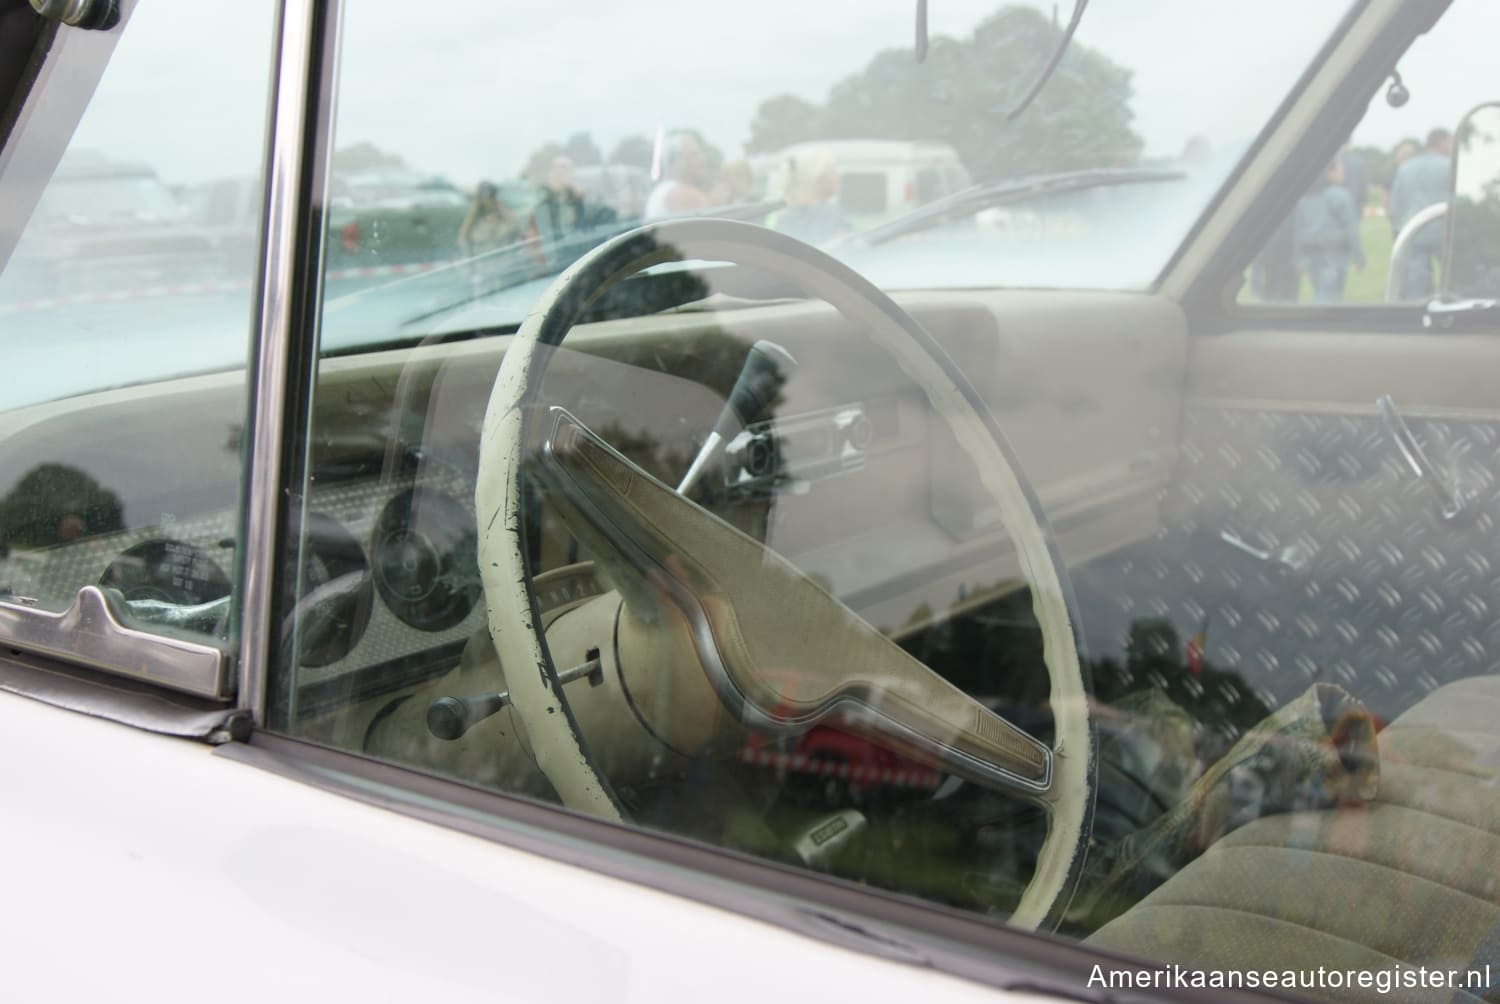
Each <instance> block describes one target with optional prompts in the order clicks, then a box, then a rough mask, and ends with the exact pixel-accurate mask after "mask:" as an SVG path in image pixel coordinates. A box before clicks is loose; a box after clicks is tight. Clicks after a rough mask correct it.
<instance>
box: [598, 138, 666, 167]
mask: <svg viewBox="0 0 1500 1004" xmlns="http://www.w3.org/2000/svg"><path fill="white" fill-rule="evenodd" d="M654 149H655V146H654V144H653V143H652V142H651V140H650V139H648V138H647V137H645V136H640V135H635V136H626V137H625V138H624V139H622V140H620V142H618V143H616V144H615V149H614V152H612V153H611V154H610V155H609V162H610V163H611V164H627V165H629V166H631V167H639V168H641V169H642V170H646V171H649V170H651V154H652V152H653V151H654Z"/></svg>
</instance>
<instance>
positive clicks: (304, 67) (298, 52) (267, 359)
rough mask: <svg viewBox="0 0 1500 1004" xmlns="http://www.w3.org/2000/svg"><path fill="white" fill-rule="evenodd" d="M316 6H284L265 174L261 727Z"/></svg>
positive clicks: (247, 689)
mask: <svg viewBox="0 0 1500 1004" xmlns="http://www.w3.org/2000/svg"><path fill="white" fill-rule="evenodd" d="M318 7H319V5H318V3H317V2H316V0H282V4H281V10H280V12H279V15H278V21H277V28H276V35H277V55H276V69H275V71H274V76H273V79H274V81H275V83H274V85H273V86H274V91H273V93H274V97H273V104H272V111H271V125H270V142H269V154H268V158H267V165H266V201H265V225H264V228H263V234H264V237H263V240H262V242H261V250H262V255H263V257H262V260H261V267H260V275H261V281H260V284H259V289H260V298H259V301H258V303H257V304H256V312H255V322H254V324H255V328H254V330H255V331H256V333H257V334H256V339H255V343H254V346H253V350H252V358H251V365H250V370H251V373H252V380H253V383H252V390H251V394H250V415H249V416H248V420H247V422H246V428H247V429H250V430H251V432H250V442H249V449H248V454H247V456H248V459H249V467H248V470H247V472H246V481H245V493H246V494H245V500H246V501H245V506H244V514H243V537H242V539H243V540H244V541H245V542H246V543H245V547H243V548H242V549H241V550H240V555H241V557H240V559H239V564H240V569H239V581H240V583H241V593H240V603H239V615H240V622H239V660H238V662H239V668H240V678H239V691H238V703H239V706H240V707H242V708H244V709H246V710H248V711H249V713H250V717H251V720H252V721H253V722H254V723H255V724H256V725H263V724H264V722H265V711H266V686H267V682H268V674H269V669H270V660H271V657H272V655H273V646H272V643H271V639H272V638H273V637H274V627H275V624H274V609H273V603H274V600H275V588H274V587H275V582H276V568H277V557H278V552H279V544H280V539H279V531H280V525H281V504H282V491H281V474H282V469H283V466H282V457H283V455H284V450H285V447H286V429H287V409H288V405H289V403H290V394H289V392H288V391H289V387H288V384H289V382H290V381H289V377H290V374H291V373H292V371H293V355H292V345H293V337H294V334H295V332H296V330H297V323H298V319H299V316H300V314H299V309H298V298H297V295H296V286H297V276H298V270H299V267H300V265H301V264H302V262H301V261H300V260H299V258H298V255H297V250H298V247H299V243H300V241H299V235H300V234H301V232H302V231H301V228H302V226H303V223H304V216H305V214H304V211H303V210H304V204H305V200H304V189H305V180H306V174H305V172H304V158H305V156H306V155H307V152H308V150H309V149H310V147H311V144H310V143H309V141H308V137H309V127H310V126H311V125H312V124H314V123H313V118H312V116H310V114H309V109H310V108H311V107H313V102H314V101H315V100H316V98H317V94H316V93H315V85H316V83H317V80H316V78H315V73H314V66H315V63H314V58H315V53H314V47H315V46H318V45H320V38H319V34H320V33H319V20H320V14H319V9H318Z"/></svg>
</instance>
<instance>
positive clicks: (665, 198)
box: [641, 132, 710, 220]
mask: <svg viewBox="0 0 1500 1004" xmlns="http://www.w3.org/2000/svg"><path fill="white" fill-rule="evenodd" d="M703 173H704V157H703V147H702V145H701V144H700V143H699V142H698V138H697V137H696V136H694V135H693V134H692V133H688V132H678V133H672V134H671V135H670V136H668V137H667V138H666V140H665V142H664V143H663V144H662V150H661V180H660V181H659V182H657V184H656V187H655V188H653V189H652V190H651V194H650V195H649V196H648V197H647V198H646V208H645V210H644V211H642V213H641V215H642V217H643V218H645V219H647V220H659V219H663V218H665V217H669V216H685V215H687V214H690V213H696V212H698V211H699V210H702V209H706V208H708V206H709V205H710V203H709V197H708V193H707V192H705V191H704V190H703Z"/></svg>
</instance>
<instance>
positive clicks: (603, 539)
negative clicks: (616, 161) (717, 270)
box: [476, 219, 1095, 928]
mask: <svg viewBox="0 0 1500 1004" xmlns="http://www.w3.org/2000/svg"><path fill="white" fill-rule="evenodd" d="M675 261H722V262H731V263H734V264H736V265H741V266H747V267H750V268H754V269H758V270H761V271H763V272H765V273H769V274H771V275H773V276H776V277H778V278H780V279H783V280H786V281H790V282H792V283H795V284H796V285H797V286H799V287H800V288H802V289H803V290H804V291H805V292H806V293H807V294H808V295H809V296H814V297H818V298H821V299H822V300H824V301H826V302H827V303H829V304H831V305H832V306H833V307H835V308H836V309H837V310H838V311H839V312H840V313H842V314H843V315H844V316H845V317H846V318H847V319H848V320H849V321H851V322H852V323H853V324H854V325H856V326H857V328H858V329H859V330H860V331H862V332H864V333H866V334H867V335H868V337H869V338H870V339H871V340H872V342H873V343H874V345H875V346H876V347H877V348H879V349H882V350H884V351H885V352H886V353H888V354H889V355H890V356H891V357H892V358H893V359H894V361H895V362H896V363H897V364H899V365H900V366H901V368H902V370H903V371H904V372H905V373H906V374H908V375H909V376H910V377H911V378H912V379H913V380H914V381H915V383H916V384H917V385H918V386H919V387H920V388H921V389H922V391H923V392H924V393H925V395H926V396H927V399H928V402H929V405H930V408H931V410H932V412H933V414H934V415H936V416H937V417H939V418H940V419H942V420H943V421H944V422H946V423H947V425H948V426H949V428H950V429H951V431H952V433H953V435H954V437H955V439H956V440H957V442H958V444H959V446H960V448H961V449H962V450H963V451H964V452H965V453H967V455H968V456H969V458H971V459H972V460H973V462H974V464H975V467H976V469H977V471H978V478H979V481H980V483H981V484H982V485H983V486H984V487H985V489H986V490H987V491H988V492H989V494H990V495H991V497H992V498H993V499H994V502H995V503H996V505H997V507H998V509H999V512H1000V516H1001V520H1002V523H1003V525H1004V526H1005V528H1006V529H1007V531H1008V532H1009V535H1010V539H1011V541H1012V543H1013V545H1014V547H1015V550H1016V554H1017V557H1018V559H1019V563H1020V567H1021V570H1022V572H1023V574H1024V575H1025V577H1026V580H1027V582H1028V583H1029V585H1030V587H1031V597H1032V604H1033V610H1034V613H1035V616H1036V619H1037V622H1038V624H1039V625H1040V628H1041V632H1042V640H1043V657H1044V661H1045V663H1046V667H1047V671H1048V678H1049V688H1050V706H1051V710H1052V714H1053V719H1054V733H1055V734H1054V742H1053V746H1052V747H1051V748H1049V747H1047V746H1046V745H1045V744H1043V743H1041V742H1039V741H1038V740H1036V739H1034V738H1032V737H1031V736H1029V735H1027V734H1026V733H1025V732H1024V731H1023V730H1021V729H1020V728H1018V727H1016V726H1015V725H1013V724H1012V723H1010V722H1008V721H1007V720H1006V719H1004V718H1002V717H1000V716H999V715H997V714H995V713H994V712H992V711H990V710H989V709H988V708H986V707H985V706H984V705H982V704H980V703H978V702H977V701H975V700H973V699H972V698H971V697H969V696H968V695H967V694H965V693H964V692H963V691H961V690H959V689H958V688H957V687H954V686H953V685H952V684H950V683H948V682H947V681H946V680H944V679H942V678H941V677H939V676H938V675H937V674H936V673H934V672H932V671H931V670H930V669H928V668H927V667H926V666H925V665H923V664H922V663H921V662H919V661H917V660H916V659H914V658H912V657H911V656H909V655H907V654H906V652H905V651H904V650H902V649H901V648H900V647H899V646H897V645H896V644H895V643H893V642H891V641H890V640H889V639H887V638H885V637H884V636H883V635H881V634H880V633H878V632H877V631H875V630H874V629H873V628H871V627H870V626H869V625H868V624H866V623H865V622H864V621H863V620H862V619H861V618H859V616H858V615H857V614H855V613H854V612H853V611H851V610H849V608H848V607H846V606H844V605H843V604H842V603H841V602H839V600H838V599H836V598H835V597H833V596H832V595H830V594H829V593H827V592H826V591H825V590H823V589H822V587H821V586H819V585H818V584H816V583H814V582H813V581H812V580H810V579H809V578H808V577H807V576H805V575H803V574H802V573H801V572H800V571H799V570H798V569H796V568H795V566H793V565H792V564H791V563H790V562H788V561H786V560H785V559H783V558H781V557H780V556H779V555H777V554H776V553H775V552H774V551H772V550H771V549H769V548H768V547H766V546H765V545H764V544H762V543H761V542H759V541H757V540H755V539H754V538H752V537H749V536H747V535H745V534H743V533H741V532H740V531H739V530H737V529H736V528H734V527H732V526H730V525H729V524H728V523H726V522H724V521H722V520H720V519H719V518H718V517H717V516H715V515H714V514H712V513H709V512H708V511H707V510H705V509H703V508H702V507H700V506H698V505H696V504H695V503H693V502H691V501H689V500H688V499H686V498H684V497H683V496H681V495H679V494H678V493H677V492H676V491H674V490H673V489H672V488H670V487H669V486H667V485H664V484H662V483H661V482H659V481H657V480H655V479H654V478H652V477H651V476H650V475H649V474H647V473H646V472H645V471H643V470H641V469H640V468H639V467H637V466H636V465H634V464H633V463H631V462H630V461H629V460H627V459H626V458H625V457H623V456H621V455H620V454H618V453H616V452H615V451H614V450H613V449H611V448H610V447H609V446H608V444H606V443H604V442H603V441H602V440H600V439H599V438H598V437H597V436H595V435H594V434H593V433H592V432H591V431H590V430H588V429H587V428H586V427H585V426H584V425H583V424H582V423H580V422H579V421H578V420H577V419H575V418H574V417H573V416H572V415H570V414H568V413H567V412H566V411H564V410H562V409H560V408H553V409H550V410H547V411H543V410H542V409H541V408H540V407H539V400H540V385H541V382H542V379H541V378H542V375H543V373H544V371H545V369H546V366H547V362H548V359H549V357H550V355H551V350H552V349H554V348H555V347H557V346H558V345H560V344H561V343H562V341H563V339H564V337H565V336H566V335H567V333H568V332H569V330H570V329H571V328H572V327H573V326H574V324H575V323H576V322H577V321H578V320H579V318H580V317H581V316H582V315H583V313H584V311H585V310H586V309H587V308H588V307H589V305H590V304H591V303H593V302H594V301H595V300H596V298H597V297H599V296H600V295H601V294H602V293H603V292H604V291H605V290H607V289H609V288H610V287H612V286H614V285H615V284H616V283H619V282H621V281H623V280H625V279H627V278H629V277H630V276H632V275H634V274H636V273H637V272H640V271H641V270H642V269H645V268H649V267H651V266H654V265H658V264H661V263H664V262H675ZM538 422H542V423H545V424H544V425H541V426H538V427H533V426H534V424H535V423H538ZM538 439H541V440H542V447H541V451H540V452H541V458H540V460H539V461H537V462H536V464H535V465H534V466H535V467H536V468H537V470H538V473H539V474H540V475H541V476H542V477H543V478H544V479H545V480H546V481H547V482H548V483H549V485H551V486H552V487H554V488H556V489H557V491H556V493H555V494H556V498H552V497H551V496H550V495H549V501H550V502H551V503H552V504H554V505H556V506H557V508H558V510H559V514H560V515H561V516H562V518H563V519H564V521H565V522H566V523H567V524H568V525H569V528H570V530H572V531H573V532H574V534H575V535H576V536H578V538H579V539H580V541H581V542H582V543H583V544H584V545H585V547H586V548H588V549H589V550H590V551H591V553H593V554H594V555H595V556H596V557H597V558H598V559H599V561H600V563H601V564H602V565H604V566H605V567H606V570H607V572H608V574H609V578H610V579H611V580H612V581H613V582H614V584H615V585H616V586H617V587H618V588H619V591H620V593H621V595H622V597H623V600H624V602H623V607H622V610H621V614H620V620H619V622H618V624H617V627H616V635H617V643H618V644H619V645H620V646H624V645H626V644H627V643H633V644H637V645H644V646H645V647H646V648H647V649H648V650H649V655H650V658H651V664H652V665H653V666H667V667H670V672H672V673H673V674H675V679H676V681H677V683H676V685H679V686H681V687H683V688H686V689H689V690H691V689H692V688H697V690H698V691H701V692H704V693H711V694H712V695H713V696H714V697H716V698H717V701H718V705H719V707H718V709H717V710H719V711H721V712H724V713H726V715H727V717H728V718H730V719H732V720H734V721H737V722H739V723H742V724H743V725H746V726H748V727H749V728H751V729H757V730H764V731H769V732H772V733H779V734H796V733H797V732H799V731H806V730H807V729H809V728H811V727H812V726H813V725H815V724H817V723H818V722H819V721H822V720H824V719H825V718H828V717H830V716H837V719H838V722H839V726H840V728H846V729H852V730H853V731H856V732H862V733H864V734H867V735H871V736H879V737H880V738H881V740H882V741H883V742H885V743H887V744H888V745H895V746H896V747H897V748H903V749H907V750H911V751H914V752H916V753H918V754H920V755H923V756H926V757H928V758H929V759H936V760H937V761H938V762H939V763H940V764H941V766H942V767H943V769H944V770H946V771H948V772H950V773H953V774H956V775H958V776H961V777H963V778H966V779H969V780H972V781H976V782H979V783H982V784H987V785H989V786H991V787H995V788H999V789H1003V790H1005V791H1007V792H1010V793H1013V794H1015V795H1017V796H1018V797H1021V798H1024V799H1027V800H1029V801H1031V802H1034V803H1036V804H1039V805H1041V806H1043V807H1044V808H1045V810H1046V811H1047V813H1048V815H1049V825H1048V828H1047V836H1046V837H1045V839H1044V841H1043V843H1042V846H1041V849H1040V851H1039V854H1038V859H1037V865H1036V870H1035V872H1034V873H1033V874H1032V877H1031V879H1030V881H1029V883H1028V884H1027V886H1026V888H1025V891H1024V892H1023V894H1022V896H1021V899H1020V902H1019V904H1018V905H1017V907H1016V909H1015V911H1014V912H1013V913H1012V915H1011V918H1010V922H1011V923H1012V924H1013V925H1016V926H1020V927H1025V928H1036V927H1041V926H1044V925H1055V924H1056V923H1057V922H1058V921H1059V920H1060V919H1061V917H1062V913H1063V911H1064V910H1065V909H1066V907H1067V905H1068V901H1069V899H1070V898H1071V893H1072V890H1073V888H1074V886H1075V885H1076V883H1077V880H1078V877H1079V875H1080V873H1081V871H1082V865H1083V859H1084V854H1085V847H1086V844H1087V841H1088V836H1089V830H1090V826H1091V821H1092V815H1093V804H1094V781H1095V777H1094V750H1095V741H1094V725H1093V720H1092V716H1091V712H1090V706H1089V688H1088V680H1087V676H1086V674H1085V672H1084V668H1083V664H1082V661H1081V659H1080V656H1079V643H1078V640H1077V635H1076V633H1075V625H1076V623H1077V619H1076V617H1075V616H1073V599H1072V592H1071V589H1070V587H1069V584H1068V581H1067V578H1066V572H1065V570H1064V568H1063V565H1062V562H1061V560H1060V559H1059V557H1058V554H1057V551H1056V548H1055V546H1054V543H1053V541H1052V537H1051V534H1050V531H1049V530H1048V527H1047V523H1046V520H1045V518H1044V516H1043V515H1042V512H1041V509H1040V507H1039V506H1038V504H1037V502H1036V499H1035V496H1034V494H1033V493H1032V491H1031V490H1030V488H1029V486H1028V485H1027V483H1026V482H1025V481H1024V480H1023V478H1022V475H1021V473H1020V468H1019V466H1018V464H1017V463H1016V462H1015V459H1014V457H1013V454H1012V452H1011V450H1010V447H1009V446H1008V445H1007V443H1006V441H1005V438H1004V436H1003V435H1002V434H1001V432H1000V430H999V428H998V426H997V425H996V423H995V420H994V418H993V416H992V415H991V414H990V412H989V410H988V408H987V407H986V406H985V405H984V404H983V403H982V401H981V400H980V398H979V396H978V393H977V392H976V391H975V390H974V388H973V387H972V386H971V385H970V384H969V383H968V381H967V380H966V379H964V377H963V376H962V374H961V373H960V372H959V371H958V369H957V367H956V366H955V365H954V364H953V362H952V361H951V360H950V359H949V358H948V357H947V356H946V355H945V354H944V353H943V352H942V351H941V349H940V348H939V347H938V346H937V344H936V343H935V342H934V341H933V339H932V337H931V336H930V335H929V334H928V333H927V332H926V331H925V330H924V329H923V328H922V327H921V326H920V325H919V324H918V323H917V322H916V320H915V319H913V318H912V317H911V316H910V315H909V314H907V313H906V312H905V311H904V310H902V309H901V308H900V307H899V306H898V305H897V304H896V303H895V302H894V301H893V300H891V298H890V297H889V296H887V295H886V294H885V293H884V292H882V291H881V290H880V289H878V288H876V287H875V286H873V285H871V284H870V283H869V282H868V281H866V280H865V279H863V278H862V277H860V276H859V275H858V274H857V273H855V272H853V271H852V270H850V269H849V268H848V267H847V266H845V265H843V264H841V263H840V262H838V261H836V260H834V259H833V258H831V257H829V256H828V255H826V254H824V253H823V252H821V251H818V250H816V249H815V248H812V247H810V246H808V245H806V244H803V243H801V242H800V241H797V240H794V239H792V238H790V237H787V236H786V235H784V234H779V233H776V232H774V231H771V230H767V229H764V228H762V227H758V226H753V225H751V224H746V223H736V222H730V221H725V220H714V219H691V220H678V221H671V222H664V223H657V224H651V225H647V226H644V227H641V228H639V229H637V230H634V231H631V232H629V233H626V234H622V235H620V236H618V237H616V238H614V239H613V240H610V241H608V242H606V243H604V244H601V245H600V246H598V247H597V248H595V249H593V250H592V251H591V252H589V253H588V254H587V255H585V256H584V257H583V258H582V259H580V260H579V261H577V262H576V263H574V264H573V265H572V266H571V267H569V268H568V269H567V270H566V271H564V272H563V273H562V274H561V275H559V276H558V277H557V279H556V280H555V281H554V282H553V284H552V285H551V287H550V288H549V289H548V290H547V292H546V293H545V294H544V295H543V297H542V299H541V301H540V302H539V303H538V305H537V306H536V308H535V309H534V310H533V312H532V313H531V314H530V316H528V317H527V319H526V321H525V323H524V324H523V325H522V326H521V329H520V330H519V331H518V332H517V334H516V335H515V337H514V339H513V341H512V342H511V344H510V345H509V346H508V347H507V349H506V352H505V356H504V359H503V361H502V363H501V365H500V370H499V373H498V375H497V376H496V379H495V384H494V388H493V390H492V392H491V395H490V400H489V405H488V408H487V411H486V414H485V418H484V426H483V432H482V437H481V441H480V457H479V472H478V486H477V489H476V512H477V514H478V522H479V527H478V529H479V567H480V574H481V578H482V580H483V584H484V594H485V603H486V607H487V613H488V618H489V631H490V636H491V638H492V640H493V642H494V645H495V650H496V652H497V653H498V654H499V657H500V662H501V665H502V666H503V667H504V672H505V678H506V683H507V686H508V688H509V694H510V700H511V703H512V706H513V708H514V710H515V714H516V716H517V717H518V719H519V725H520V727H521V728H522V729H523V730H524V732H525V734H526V735H527V737H528V742H529V746H530V750H531V753H532V755H533V757H534V758H535V760H536V762H537V765H538V767H539V768H540V769H541V770H542V772H543V773H544V774H545V775H546V777H547V778H548V780H549V781H550V782H551V783H552V785H553V787H554V789H555V790H556V791H557V793H558V796H559V797H560V798H561V799H562V801H563V803H564V804H565V805H566V806H568V807H569V808H572V809H575V810H579V811H583V812H588V813H592V814H595V815H599V816H603V817H605V818H608V819H613V820H623V819H624V818H625V812H624V810H623V809H622V807H621V805H620V802H619V801H618V799H616V798H615V796H614V794H613V792H612V791H611V788H610V786H609V782H608V780H607V779H606V778H605V777H604V776H603V773H602V772H601V771H600V770H599V769H598V767H597V766H596V761H595V758H594V757H593V756H591V755H590V752H589V748H588V744H587V742H586V740H585V737H584V736H583V735H582V734H580V729H579V727H578V722H577V720H576V719H575V717H574V715H573V713H572V711H571V709H570V708H569V703H568V699H567V696H566V695H565V693H564V688H563V681H561V680H560V679H559V674H558V669H557V667H556V666H555V665H554V664H553V662H552V659H551V657H550V655H549V652H548V648H547V640H546V637H545V634H544V631H543V629H542V619H541V615H540V612H539V609H538V606H537V600H536V595H535V590H534V588H533V583H532V572H531V569H530V568H529V561H528V558H527V544H526V539H527V538H526V533H525V530H524V527H523V525H522V524H523V499H524V497H525V489H524V485H523V482H524V479H525V474H523V464H525V463H527V462H528V453H529V452H530V453H531V456H533V457H534V456H535V453H534V450H535V445H534V444H535V443H536V441H537V440H538ZM528 444H532V445H530V446H529V445H528ZM631 638H634V639H635V641H634V642H631V641H630V639H631ZM705 684H706V685H707V689H705Z"/></svg>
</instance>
